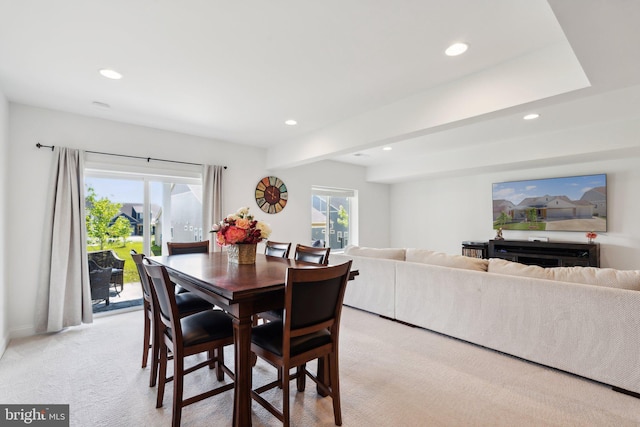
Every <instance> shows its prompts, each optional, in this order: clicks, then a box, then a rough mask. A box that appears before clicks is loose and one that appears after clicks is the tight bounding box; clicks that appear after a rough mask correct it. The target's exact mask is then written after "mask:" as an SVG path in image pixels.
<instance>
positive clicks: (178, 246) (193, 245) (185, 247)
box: [167, 240, 209, 255]
mask: <svg viewBox="0 0 640 427" xmlns="http://www.w3.org/2000/svg"><path fill="white" fill-rule="evenodd" d="M167 250H168V251H169V255H182V254H202V253H205V254H206V253H208V252H209V241H208V240H202V241H200V242H167Z"/></svg>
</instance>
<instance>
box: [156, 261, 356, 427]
mask: <svg viewBox="0 0 640 427" xmlns="http://www.w3.org/2000/svg"><path fill="white" fill-rule="evenodd" d="M149 260H150V261H151V262H152V263H154V264H157V265H163V266H164V267H166V269H167V273H168V274H169V277H170V278H171V280H172V281H174V282H175V283H178V284H180V285H181V286H182V287H184V288H186V289H188V290H189V291H191V292H194V293H195V294H196V295H199V296H200V297H202V298H205V299H206V300H208V301H210V302H212V303H213V304H215V305H217V306H218V307H220V308H222V309H223V310H225V311H226V312H227V313H229V315H230V316H231V318H232V319H233V332H234V341H235V373H236V379H235V388H234V393H235V395H234V414H233V425H234V426H242V427H244V426H250V425H251V369H252V357H251V326H252V318H253V315H254V314H257V313H262V312H264V311H268V310H273V309H278V308H282V307H284V281H285V274H286V271H287V268H289V267H296V268H318V267H319V266H318V265H317V264H311V263H308V262H301V261H294V260H292V259H288V258H278V257H271V256H266V255H263V254H256V262H255V264H242V265H238V264H233V263H230V262H228V259H227V254H226V252H213V253H209V254H185V255H172V256H157V257H149ZM357 274H358V272H357V271H353V272H352V273H351V278H353V277H354V276H356V275H357Z"/></svg>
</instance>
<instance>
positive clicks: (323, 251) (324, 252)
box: [294, 244, 331, 265]
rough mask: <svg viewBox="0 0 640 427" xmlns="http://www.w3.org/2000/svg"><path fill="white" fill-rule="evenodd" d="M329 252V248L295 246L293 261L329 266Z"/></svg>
mask: <svg viewBox="0 0 640 427" xmlns="http://www.w3.org/2000/svg"><path fill="white" fill-rule="evenodd" d="M329 251H331V248H314V247H313V246H305V245H301V244H297V245H296V252H295V254H294V259H295V260H296V261H305V262H312V263H314V264H321V265H327V264H329Z"/></svg>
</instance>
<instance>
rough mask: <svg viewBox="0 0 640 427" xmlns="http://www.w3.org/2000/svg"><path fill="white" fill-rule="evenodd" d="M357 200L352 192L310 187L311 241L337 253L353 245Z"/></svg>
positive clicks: (354, 191)
mask: <svg viewBox="0 0 640 427" xmlns="http://www.w3.org/2000/svg"><path fill="white" fill-rule="evenodd" d="M357 200H358V199H357V191H356V190H349V189H341V188H328V187H312V188H311V241H312V242H318V241H322V242H324V246H327V247H330V248H331V250H332V251H337V252H340V251H341V250H342V249H343V248H344V247H346V246H347V245H348V244H356V243H357V242H356V239H357V237H356V234H357V226H356V219H357Z"/></svg>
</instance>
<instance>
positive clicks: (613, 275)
mask: <svg viewBox="0 0 640 427" xmlns="http://www.w3.org/2000/svg"><path fill="white" fill-rule="evenodd" d="M549 270H552V271H553V278H554V279H555V280H561V281H563V282H573V283H584V284H586V285H597V286H606V287H608V288H617V289H629V290H632V291H640V271H638V270H616V269H615V268H597V267H553V268H550V269H549Z"/></svg>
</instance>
